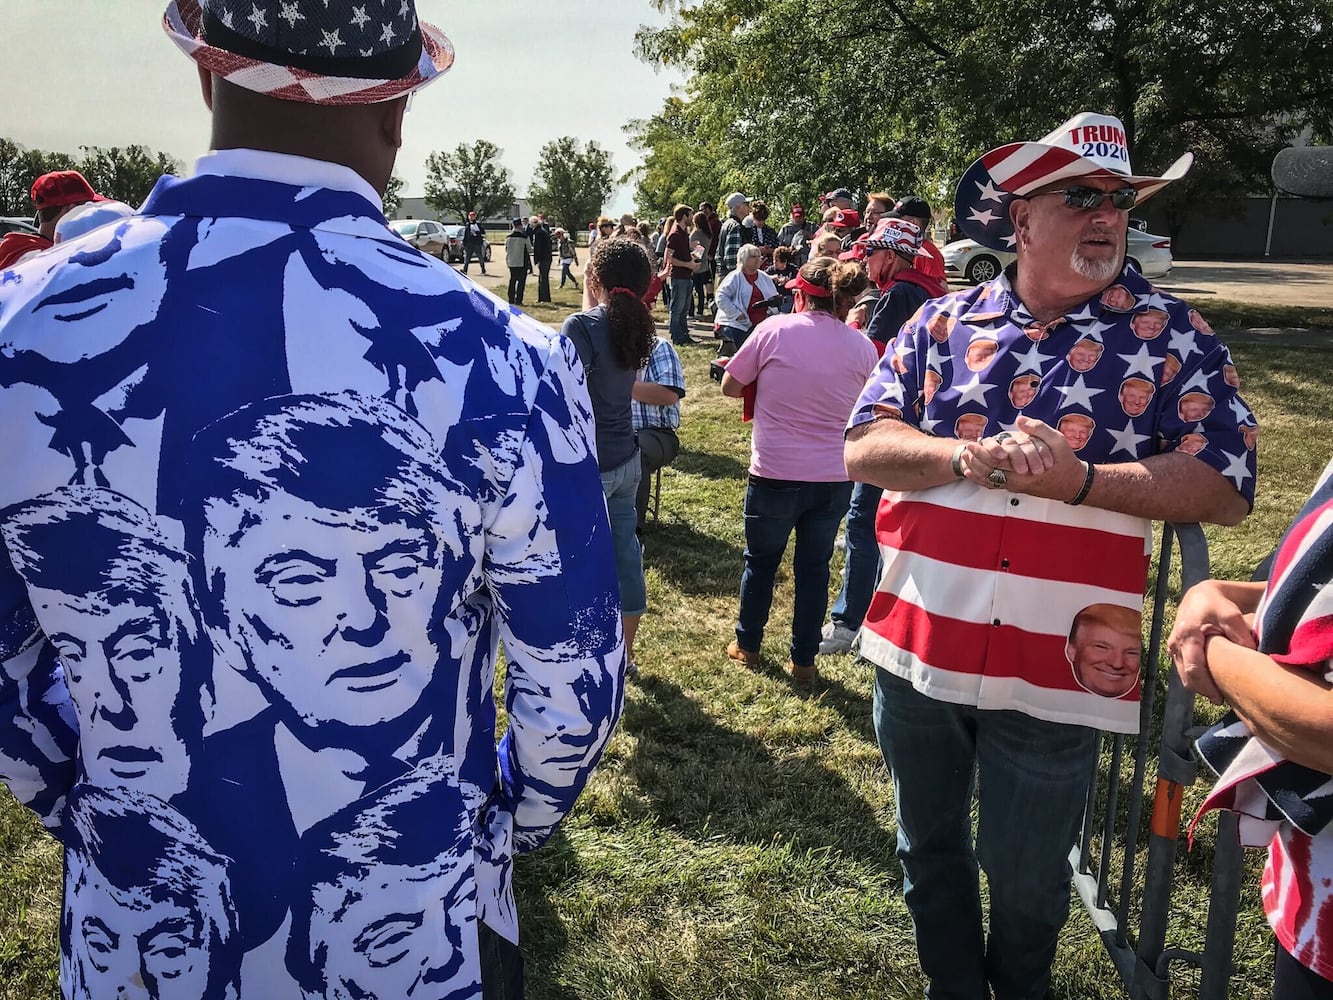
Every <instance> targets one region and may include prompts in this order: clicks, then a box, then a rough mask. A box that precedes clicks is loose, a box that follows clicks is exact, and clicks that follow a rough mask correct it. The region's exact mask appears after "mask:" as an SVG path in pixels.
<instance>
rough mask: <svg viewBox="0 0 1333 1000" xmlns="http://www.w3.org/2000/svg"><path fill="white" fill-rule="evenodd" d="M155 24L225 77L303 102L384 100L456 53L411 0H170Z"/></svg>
mask: <svg viewBox="0 0 1333 1000" xmlns="http://www.w3.org/2000/svg"><path fill="white" fill-rule="evenodd" d="M371 9H374V14H373V16H372V15H371V14H370V13H368V11H369V10H371ZM162 28H163V30H164V31H166V33H167V35H168V37H170V38H171V40H172V41H173V42H175V43H176V45H177V46H178V47H179V48H180V49H181V51H182V52H184V53H185V54H186V55H188V56H189V57H190V58H191V59H193V60H194V61H195V62H197V63H198V64H199V65H200V66H202V67H204V68H205V69H206V70H208V71H209V72H211V73H213V74H214V75H216V76H219V77H221V78H222V79H224V80H226V81H227V82H228V83H232V84H235V85H236V86H238V87H244V88H245V89H246V90H252V91H255V92H256V93H260V94H266V95H268V96H269V97H276V98H279V99H280V100H285V101H300V102H303V103H307V104H333V105H348V104H374V103H377V102H380V101H390V100H393V99H394V98H397V97H402V96H403V95H405V94H410V93H412V92H414V91H416V90H419V89H420V88H422V87H424V86H425V85H426V84H428V83H430V82H431V81H432V80H436V79H438V78H439V77H440V76H441V75H442V74H444V73H445V71H447V70H448V69H449V67H450V66H452V65H453V62H454V48H453V45H452V44H451V43H450V41H449V39H448V38H447V37H446V36H445V35H444V33H443V32H441V31H440V30H439V29H438V28H436V27H434V26H433V25H430V24H426V23H425V22H424V21H419V20H418V19H417V14H416V8H415V4H414V2H413V0H365V2H364V3H360V4H353V3H351V2H349V0H335V2H333V3H329V2H328V0H172V2H171V3H170V5H169V6H168V7H167V10H166V13H165V14H163V16H162Z"/></svg>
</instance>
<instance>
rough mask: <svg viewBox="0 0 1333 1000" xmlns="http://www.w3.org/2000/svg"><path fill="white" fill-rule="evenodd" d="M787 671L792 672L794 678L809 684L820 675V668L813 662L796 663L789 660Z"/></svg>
mask: <svg viewBox="0 0 1333 1000" xmlns="http://www.w3.org/2000/svg"><path fill="white" fill-rule="evenodd" d="M787 673H789V674H791V679H792V680H794V681H799V682H801V683H802V684H808V683H810V682H811V681H812V680H814V679H815V678H816V677H818V676H819V669H818V668H817V667H816V666H815V665H814V664H813V663H808V664H807V663H796V662H795V661H793V660H788V661H787Z"/></svg>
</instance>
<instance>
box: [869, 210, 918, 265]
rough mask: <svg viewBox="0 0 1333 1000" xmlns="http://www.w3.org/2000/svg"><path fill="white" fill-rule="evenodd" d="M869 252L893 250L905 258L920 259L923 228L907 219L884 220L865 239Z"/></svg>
mask: <svg viewBox="0 0 1333 1000" xmlns="http://www.w3.org/2000/svg"><path fill="white" fill-rule="evenodd" d="M865 245H866V249H867V250H892V251H893V252H894V253H900V254H902V255H903V256H904V257H920V256H922V250H921V227H920V226H918V225H917V224H916V223H915V222H909V221H908V220H907V219H884V220H882V221H881V222H880V224H879V225H878V226H876V227H875V231H874V232H873V233H871V234H870V235H869V236H867V237H865Z"/></svg>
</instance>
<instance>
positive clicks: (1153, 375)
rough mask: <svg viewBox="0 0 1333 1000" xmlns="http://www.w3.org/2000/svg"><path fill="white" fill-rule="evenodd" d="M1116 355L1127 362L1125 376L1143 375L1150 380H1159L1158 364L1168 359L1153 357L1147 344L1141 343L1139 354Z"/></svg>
mask: <svg viewBox="0 0 1333 1000" xmlns="http://www.w3.org/2000/svg"><path fill="white" fill-rule="evenodd" d="M1116 357H1118V358H1119V359H1120V360H1121V361H1123V362H1124V363H1125V378H1129V377H1130V376H1131V375H1143V376H1144V377H1146V378H1147V379H1148V381H1150V382H1156V381H1157V366H1158V365H1160V364H1161V363H1162V362H1163V361H1165V360H1166V359H1165V358H1155V357H1153V353H1152V351H1150V350H1148V345H1147V344H1140V345H1139V351H1138V353H1137V354H1117V355H1116Z"/></svg>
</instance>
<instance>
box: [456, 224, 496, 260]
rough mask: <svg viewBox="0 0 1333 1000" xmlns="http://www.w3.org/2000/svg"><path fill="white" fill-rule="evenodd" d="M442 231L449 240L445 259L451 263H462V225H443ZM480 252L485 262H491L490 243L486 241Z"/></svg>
mask: <svg viewBox="0 0 1333 1000" xmlns="http://www.w3.org/2000/svg"><path fill="white" fill-rule="evenodd" d="M444 233H445V238H446V239H447V240H448V241H449V256H448V257H446V258H445V260H447V261H449V263H451V264H452V263H454V262H455V261H457V262H458V263H460V264H461V263H463V227H462V226H445V227H444ZM481 252H482V253H483V254H484V255H485V261H486V263H487V264H489V263H490V262H491V245H490V244H489V243H487V244H486V246H485V247H484V248H483V249H482V251H481Z"/></svg>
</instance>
